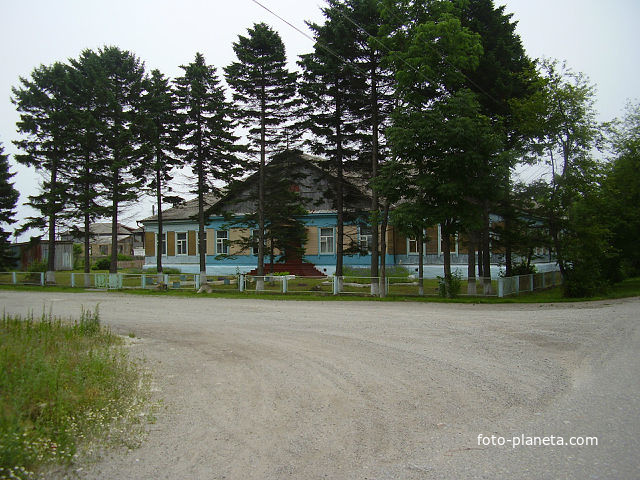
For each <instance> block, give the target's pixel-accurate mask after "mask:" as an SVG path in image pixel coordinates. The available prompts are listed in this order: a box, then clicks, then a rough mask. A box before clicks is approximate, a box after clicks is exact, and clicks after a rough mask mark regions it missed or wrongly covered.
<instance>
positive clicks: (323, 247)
mask: <svg viewBox="0 0 640 480" xmlns="http://www.w3.org/2000/svg"><path fill="white" fill-rule="evenodd" d="M320 253H333V228H321V229H320Z"/></svg>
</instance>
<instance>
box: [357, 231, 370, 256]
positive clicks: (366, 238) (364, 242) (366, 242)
mask: <svg viewBox="0 0 640 480" xmlns="http://www.w3.org/2000/svg"><path fill="white" fill-rule="evenodd" d="M363 228H365V229H369V233H364V234H363V233H362V229H363ZM372 243H373V229H372V228H371V227H363V226H361V225H358V246H359V247H360V248H361V249H363V250H366V251H367V252H371V244H372Z"/></svg>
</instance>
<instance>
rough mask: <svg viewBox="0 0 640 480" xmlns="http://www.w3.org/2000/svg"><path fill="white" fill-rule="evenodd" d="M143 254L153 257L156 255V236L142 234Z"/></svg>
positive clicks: (150, 233)
mask: <svg viewBox="0 0 640 480" xmlns="http://www.w3.org/2000/svg"><path fill="white" fill-rule="evenodd" d="M144 254H145V255H146V256H147V257H153V256H154V255H155V254H156V234H155V233H153V232H145V233H144Z"/></svg>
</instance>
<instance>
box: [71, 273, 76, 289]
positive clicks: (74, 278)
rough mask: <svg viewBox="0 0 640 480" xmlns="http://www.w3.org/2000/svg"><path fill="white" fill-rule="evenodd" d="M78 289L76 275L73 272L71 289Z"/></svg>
mask: <svg viewBox="0 0 640 480" xmlns="http://www.w3.org/2000/svg"><path fill="white" fill-rule="evenodd" d="M75 287H76V274H75V273H73V272H71V288H75Z"/></svg>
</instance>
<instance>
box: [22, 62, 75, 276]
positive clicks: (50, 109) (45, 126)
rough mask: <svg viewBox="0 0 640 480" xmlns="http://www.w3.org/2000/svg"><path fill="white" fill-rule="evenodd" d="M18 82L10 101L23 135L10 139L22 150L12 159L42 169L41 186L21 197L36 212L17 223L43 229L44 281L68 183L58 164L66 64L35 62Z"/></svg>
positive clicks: (65, 115) (63, 136) (66, 134)
mask: <svg viewBox="0 0 640 480" xmlns="http://www.w3.org/2000/svg"><path fill="white" fill-rule="evenodd" d="M20 83H21V86H20V87H14V88H13V89H12V92H13V97H12V102H13V103H14V104H15V105H16V108H17V110H18V112H19V114H20V120H19V121H18V122H17V128H18V133H20V134H22V135H23V138H22V139H21V140H18V141H16V142H14V143H15V145H16V146H17V147H18V148H19V149H20V150H22V152H23V153H21V154H18V155H16V156H15V159H16V161H17V162H18V163H21V164H23V165H26V166H30V167H34V168H35V169H36V171H38V172H40V173H41V174H42V175H43V182H42V184H41V192H40V193H39V194H38V195H34V196H31V197H29V202H28V203H27V204H28V205H31V206H32V207H33V208H35V209H36V210H38V211H40V213H41V216H39V217H34V218H28V219H27V222H26V224H25V225H23V226H22V229H23V230H26V229H27V228H34V227H35V228H41V229H47V230H48V245H49V248H48V261H47V282H53V281H55V274H54V270H55V240H56V227H57V223H58V222H59V221H60V214H61V213H62V211H63V210H64V208H65V202H64V199H65V198H66V196H67V188H68V183H67V182H66V181H65V179H64V178H63V175H62V173H61V170H62V164H63V162H64V161H65V160H66V159H67V158H68V156H69V154H70V153H69V152H70V149H71V147H70V145H71V143H72V140H71V139H72V137H73V130H72V129H71V128H69V127H70V115H71V113H70V112H71V102H70V98H69V68H68V66H67V65H65V64H62V63H54V64H53V65H51V66H44V65H41V66H39V67H38V68H36V69H34V71H33V72H32V73H31V77H30V78H29V79H27V78H20Z"/></svg>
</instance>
